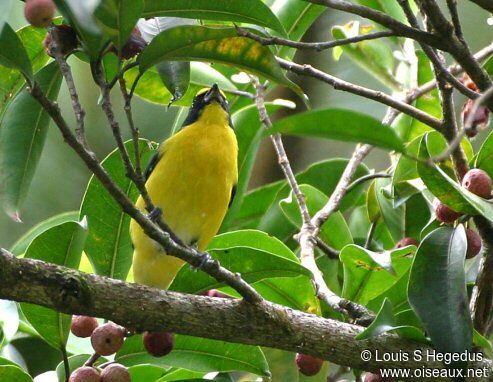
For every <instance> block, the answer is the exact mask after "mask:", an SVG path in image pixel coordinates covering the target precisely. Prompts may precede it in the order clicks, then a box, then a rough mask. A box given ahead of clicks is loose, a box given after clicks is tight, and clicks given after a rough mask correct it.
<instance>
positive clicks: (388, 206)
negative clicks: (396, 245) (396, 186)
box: [375, 178, 405, 241]
mask: <svg viewBox="0 0 493 382" xmlns="http://www.w3.org/2000/svg"><path fill="white" fill-rule="evenodd" d="M391 183H392V181H391V180H390V179H386V178H380V179H375V196H376V202H377V203H378V207H379V211H380V213H381V216H382V218H383V220H384V222H385V225H386V226H387V228H388V230H389V232H390V234H391V235H392V238H393V239H394V241H399V240H400V239H402V238H403V237H404V230H405V219H404V218H405V215H404V214H405V208H404V206H400V207H395V206H394V205H393V200H394V196H393V195H392V187H391Z"/></svg>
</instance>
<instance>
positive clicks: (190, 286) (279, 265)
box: [169, 247, 309, 293]
mask: <svg viewBox="0 0 493 382" xmlns="http://www.w3.org/2000/svg"><path fill="white" fill-rule="evenodd" d="M209 254H210V255H211V257H212V258H214V259H216V260H218V261H219V263H220V264H221V265H222V266H223V267H225V268H227V269H229V270H230V271H231V272H234V273H236V272H238V273H240V274H241V276H242V277H243V279H244V280H245V281H246V282H248V283H253V282H256V281H260V280H263V279H266V278H272V277H296V276H299V275H309V271H308V270H307V269H306V268H304V267H303V266H301V265H300V264H299V260H297V259H296V261H295V260H294V259H292V260H290V259H286V258H285V257H282V256H279V255H276V254H273V253H270V252H266V251H263V250H260V249H255V248H249V247H231V248H228V249H216V250H210V251H209ZM221 286H223V283H220V282H218V281H217V280H216V279H214V278H213V277H211V276H209V275H208V274H206V273H205V272H198V273H197V272H196V271H193V270H191V269H190V266H189V265H185V266H184V267H182V268H181V269H180V271H179V272H178V274H177V275H176V277H175V279H174V280H173V282H172V283H171V285H170V287H169V289H170V290H174V291H176V292H183V293H200V292H203V291H206V290H209V289H215V288H219V287H221Z"/></svg>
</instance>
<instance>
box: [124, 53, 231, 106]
mask: <svg viewBox="0 0 493 382" xmlns="http://www.w3.org/2000/svg"><path fill="white" fill-rule="evenodd" d="M190 69H191V72H190V86H189V87H188V91H187V92H186V93H185V94H184V95H183V97H182V98H181V99H180V100H178V101H177V102H175V103H174V105H177V106H184V105H186V106H190V105H191V103H192V100H193V97H194V96H195V94H196V93H197V92H198V91H199V90H200V89H202V88H204V87H210V86H211V84H213V83H217V84H218V86H219V87H220V88H221V89H222V90H224V91H228V90H236V87H235V86H234V85H233V84H232V83H231V81H229V80H228V79H227V78H226V77H224V76H223V75H222V74H221V73H219V72H218V71H217V70H215V69H214V68H212V67H211V66H209V65H207V64H204V63H201V62H192V63H191V67H190ZM137 76H139V69H138V68H132V69H130V70H128V71H127V72H126V73H125V80H126V82H127V84H128V85H129V86H131V84H133V82H134V81H135V80H136V79H137ZM135 94H137V95H138V96H139V97H141V98H143V99H145V100H146V101H149V102H154V103H158V104H161V105H168V104H169V103H170V101H171V100H172V99H173V94H172V93H170V91H168V89H167V88H166V86H165V85H164V83H163V80H162V79H161V77H160V75H159V72H158V69H157V68H156V67H153V68H151V69H149V70H147V71H146V72H145V73H144V74H143V75H142V76H141V77H140V79H139V82H138V83H137V87H136V88H135Z"/></svg>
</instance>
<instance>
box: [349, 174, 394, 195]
mask: <svg viewBox="0 0 493 382" xmlns="http://www.w3.org/2000/svg"><path fill="white" fill-rule="evenodd" d="M377 178H392V174H389V173H386V172H376V173H373V174H368V175H364V176H362V177H361V178H358V179H356V180H355V181H354V182H353V183H351V184H350V185H349V186H348V188H347V191H346V193H349V192H351V191H352V190H353V189H354V188H356V187H357V186H359V185H360V184H361V183H364V182H366V181H368V180H372V179H377Z"/></svg>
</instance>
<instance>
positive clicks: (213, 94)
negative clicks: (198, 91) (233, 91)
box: [204, 84, 223, 103]
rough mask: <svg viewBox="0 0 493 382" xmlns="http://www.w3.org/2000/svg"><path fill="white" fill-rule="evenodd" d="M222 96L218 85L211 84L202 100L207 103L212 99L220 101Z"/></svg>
mask: <svg viewBox="0 0 493 382" xmlns="http://www.w3.org/2000/svg"><path fill="white" fill-rule="evenodd" d="M222 98H223V96H222V94H221V91H220V90H219V86H217V84H214V85H212V87H211V88H210V90H209V91H208V92H207V93H206V94H205V97H204V101H205V102H206V103H209V102H211V101H213V100H215V101H218V102H220V101H221V100H222Z"/></svg>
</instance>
